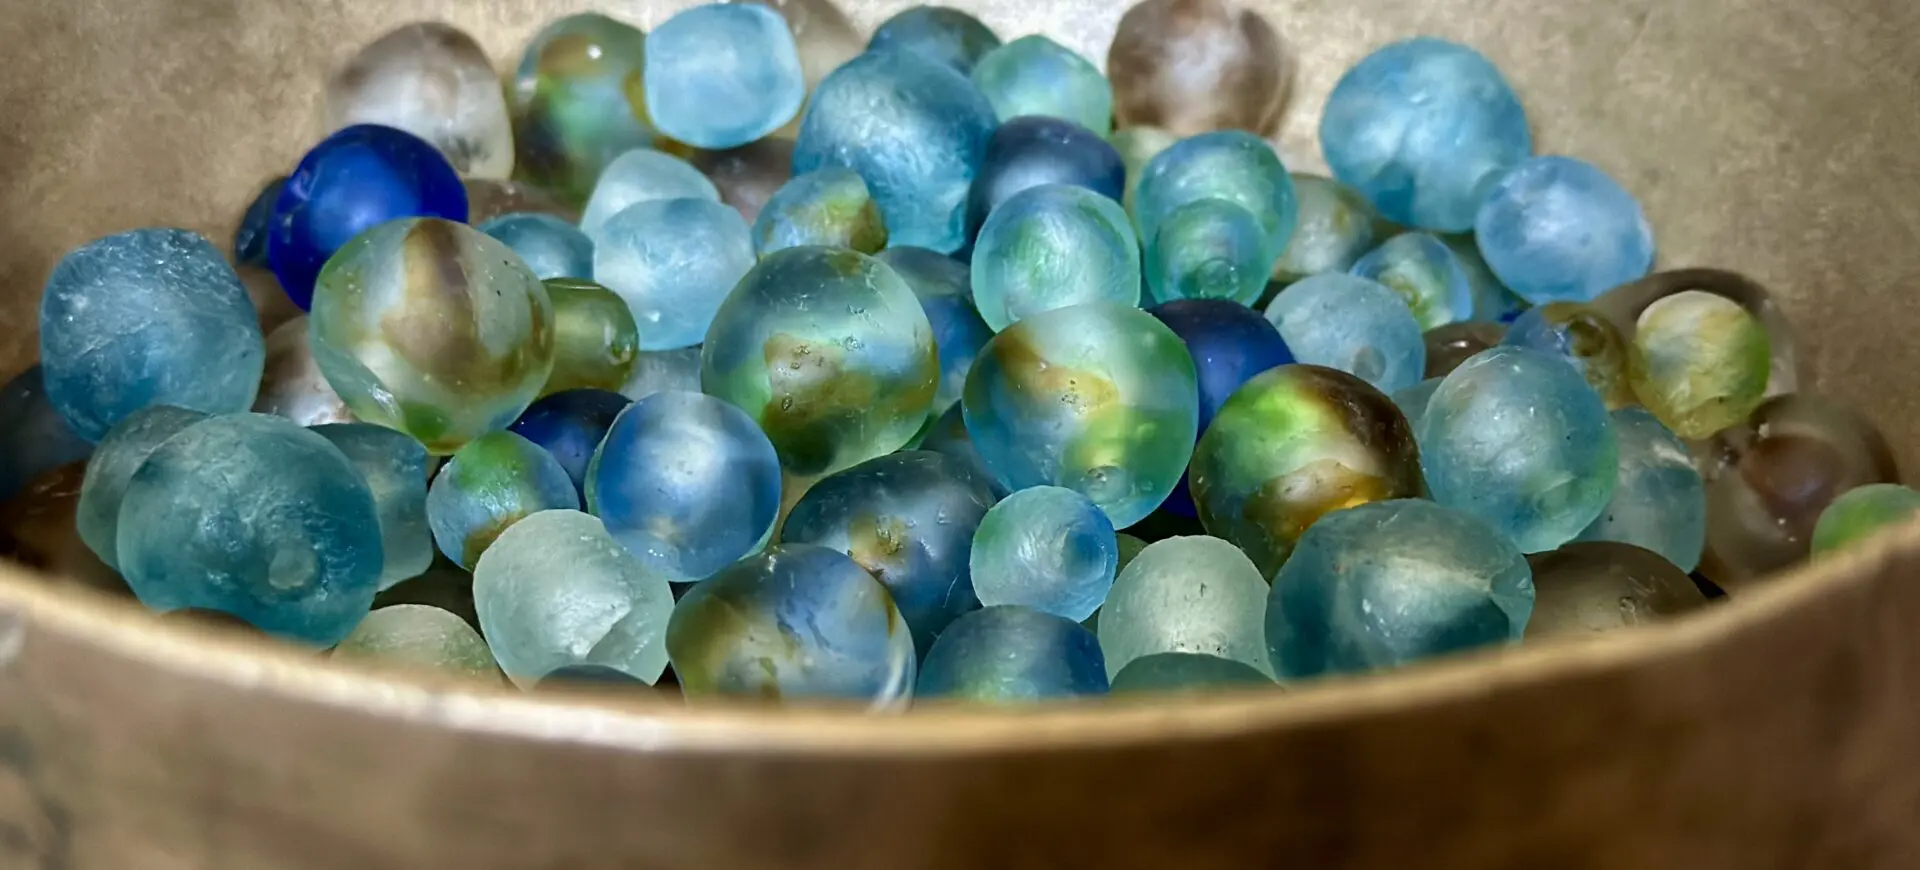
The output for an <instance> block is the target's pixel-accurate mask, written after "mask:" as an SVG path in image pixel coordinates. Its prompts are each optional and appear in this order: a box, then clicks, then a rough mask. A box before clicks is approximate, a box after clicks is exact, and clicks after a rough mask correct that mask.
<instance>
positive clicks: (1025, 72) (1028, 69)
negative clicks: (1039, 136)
mask: <svg viewBox="0 0 1920 870" xmlns="http://www.w3.org/2000/svg"><path fill="white" fill-rule="evenodd" d="M973 83H974V84H975V85H977V86H979V88H980V93H982V94H984V95H986V98H987V102H988V103H990V104H992V105H993V111H994V114H995V115H997V116H998V117H999V118H1000V120H1001V121H1002V122H1006V121H1011V120H1013V119H1014V118H1020V117H1026V116H1030V115H1040V116H1045V117H1053V118H1063V119H1065V120H1068V121H1072V122H1074V123H1075V124H1079V125H1080V126H1082V127H1085V128H1087V129H1089V130H1092V131H1093V132H1095V133H1098V134H1100V135H1101V136H1105V135H1107V134H1108V133H1111V132H1113V86H1111V85H1109V84H1107V77H1106V76H1103V75H1101V74H1100V69H1099V67H1096V66H1094V65H1093V63H1092V62H1090V61H1088V60H1087V59H1086V58H1084V57H1081V56H1080V55H1078V54H1075V53H1074V52H1073V50H1072V49H1069V48H1067V47H1066V46H1063V45H1061V44H1060V43H1057V42H1054V41H1053V40H1051V39H1048V38H1046V37H1044V36H1039V35H1034V36H1023V37H1020V38H1019V39H1016V40H1014V41H1012V42H1009V43H1007V44H1005V45H1002V46H1000V47H998V48H995V49H993V50H992V51H989V52H987V53H986V54H985V55H982V56H981V58H980V61H979V63H977V64H975V65H974V67H973Z"/></svg>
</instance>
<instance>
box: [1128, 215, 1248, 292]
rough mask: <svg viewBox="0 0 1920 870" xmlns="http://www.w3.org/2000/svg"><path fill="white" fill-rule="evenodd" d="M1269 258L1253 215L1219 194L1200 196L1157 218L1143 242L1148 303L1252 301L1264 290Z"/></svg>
mask: <svg viewBox="0 0 1920 870" xmlns="http://www.w3.org/2000/svg"><path fill="white" fill-rule="evenodd" d="M1272 267H1273V258H1272V257H1270V256H1268V255H1267V240H1266V237H1265V236H1264V235H1262V234H1261V231H1260V222H1259V221H1258V220H1255V219H1254V217H1253V214H1252V213H1250V212H1248V211H1247V210H1246V209H1244V208H1241V207H1240V206H1238V205H1235V204H1233V203H1231V202H1228V201H1226V200H1224V199H1213V198H1208V199H1200V200H1195V201H1193V202H1190V203H1187V204H1186V205H1183V206H1181V207H1179V208H1176V209H1174V210H1173V212H1172V213H1170V214H1168V215H1167V216H1166V217H1164V218H1162V219H1161V220H1160V231H1159V233H1158V234H1156V235H1155V236H1154V237H1153V240H1152V242H1151V243H1150V244H1148V245H1147V253H1146V278H1147V291H1148V295H1149V296H1151V297H1152V299H1153V301H1154V302H1172V301H1174V300H1177V299H1230V300H1232V301H1234V302H1238V303H1240V304H1242V305H1252V304H1253V303H1254V302H1255V301H1257V300H1258V299H1259V298H1260V294H1261V293H1262V292H1264V291H1265V290H1266V289H1267V278H1268V276H1269V275H1270V274H1271V272H1272Z"/></svg>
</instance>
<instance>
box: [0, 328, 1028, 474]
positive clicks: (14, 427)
mask: <svg viewBox="0 0 1920 870" xmlns="http://www.w3.org/2000/svg"><path fill="white" fill-rule="evenodd" d="M989 335H991V333H989ZM982 343H984V341H983V342H982ZM965 379H966V373H965V372H964V371H963V372H961V373H960V378H959V380H960V381H963V382H964V381H965ZM43 384H44V382H43V381H42V379H41V376H40V367H39V366H37V365H36V366H33V367H31V368H29V369H27V370H26V371H23V372H21V373H19V374H17V375H14V377H13V380H10V381H8V382H7V385H6V386H5V387H0V420H4V421H6V425H5V426H0V502H4V501H6V500H7V499H10V498H13V496H14V494H16V493H18V492H20V491H21V490H22V489H25V488H26V486H27V483H28V482H29V481H32V480H33V479H34V478H36V477H39V476H40V475H42V474H45V473H47V472H49V471H52V470H53V469H55V468H59V467H60V466H62V465H66V464H67V463H69V462H78V461H80V460H82V459H85V458H87V456H88V455H90V454H92V453H93V442H91V441H88V440H87V439H85V438H82V437H80V436H79V435H77V434H75V433H74V431H73V427H71V426H68V425H67V421H66V420H63V419H61V417H60V412H59V411H57V410H55V409H54V407H53V403H52V402H50V401H48V399H47V391H46V387H45V386H43ZM954 395H955V398H958V396H959V393H958V390H957V385H956V391H955V394H954Z"/></svg>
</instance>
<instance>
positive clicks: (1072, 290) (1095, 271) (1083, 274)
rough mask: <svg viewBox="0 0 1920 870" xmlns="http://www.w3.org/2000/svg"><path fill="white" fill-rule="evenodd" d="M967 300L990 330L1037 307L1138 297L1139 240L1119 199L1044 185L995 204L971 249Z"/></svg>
mask: <svg viewBox="0 0 1920 870" xmlns="http://www.w3.org/2000/svg"><path fill="white" fill-rule="evenodd" d="M971 280H972V283H973V302H974V305H975V306H976V307H977V308H978V309H979V310H980V317H981V318H982V319H983V320H985V321H986V322H987V325H988V326H990V327H993V329H994V330H995V331H996V332H997V331H999V330H1002V329H1006V328H1007V327H1008V326H1010V325H1012V324H1013V323H1015V322H1017V321H1019V320H1021V319H1023V318H1026V317H1031V316H1033V315H1035V314H1038V313H1040V312H1043V311H1051V310H1053V309H1056V308H1064V307H1066V306H1069V305H1080V304H1084V303H1089V302H1117V303H1119V304H1122V305H1138V304H1139V303H1140V243H1139V242H1138V241H1136V240H1135V239H1134V235H1133V228H1132V226H1130V225H1129V222H1128V220H1127V213H1126V212H1125V211H1124V210H1122V209H1121V208H1120V204H1119V203H1117V202H1115V201H1113V200H1111V199H1108V198H1106V197H1104V196H1101V195H1100V194H1097V193H1094V192H1093V191H1090V190H1088V189H1086V188H1084V187H1075V186H1072V185H1066V184H1046V185H1041V186H1039V187H1032V188H1028V189H1026V190H1023V191H1021V192H1020V193H1018V194H1015V195H1014V196H1013V198H1011V199H1009V200H1007V201H1006V202H1004V203H1001V204H1000V207H999V208H997V209H994V211H993V214H991V215H989V216H988V217H987V223H986V225H985V226H983V227H981V228H980V237H979V239H977V240H976V241H975V243H974V247H973V273H972V278H971Z"/></svg>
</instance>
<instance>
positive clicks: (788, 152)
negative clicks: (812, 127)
mask: <svg viewBox="0 0 1920 870" xmlns="http://www.w3.org/2000/svg"><path fill="white" fill-rule="evenodd" d="M687 161H688V162H690V163H692V164H693V166H694V168H695V169H698V170H700V171H701V172H703V173H705V174H706V176H707V179H708V180H710V181H712V182H713V186H714V187H715V188H716V189H718V190H719V191H720V201H721V202H724V203H726V204H727V205H730V206H733V207H734V210H736V211H738V212H740V216H741V217H743V218H746V219H747V223H748V224H752V223H753V221H754V219H755V218H757V217H759V216H760V209H761V208H762V207H764V206H765V205H766V204H767V200H769V199H771V198H773V193H774V191H776V190H779V189H780V185H783V184H786V183H787V179H789V178H792V177H793V140H792V139H781V138H767V139H761V140H760V141H758V142H751V143H748V144H746V145H742V146H740V147H738V148H728V149H726V150H725V151H706V150H696V151H694V152H693V153H692V154H690V155H688V157H687Z"/></svg>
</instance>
